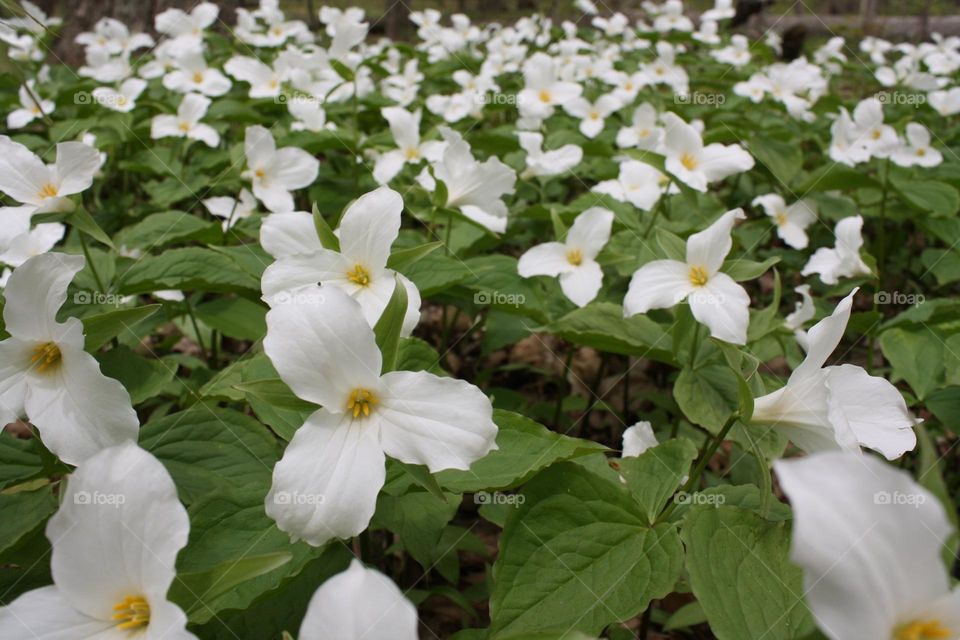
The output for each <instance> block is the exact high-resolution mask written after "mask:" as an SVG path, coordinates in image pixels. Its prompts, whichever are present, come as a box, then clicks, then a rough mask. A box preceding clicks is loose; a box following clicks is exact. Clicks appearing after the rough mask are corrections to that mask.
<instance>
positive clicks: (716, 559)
mask: <svg viewBox="0 0 960 640" xmlns="http://www.w3.org/2000/svg"><path fill="white" fill-rule="evenodd" d="M681 536H682V537H683V542H684V545H685V546H686V548H687V561H686V566H687V572H688V574H689V576H690V586H691V587H692V588H693V593H694V595H696V597H697V601H698V602H700V605H701V606H702V607H703V610H704V612H706V614H707V620H708V621H709V622H710V629H711V631H713V633H714V634H715V635H716V637H717V638H718V639H719V640H743V639H744V638H759V637H761V636H762V637H764V638H770V640H781V639H782V640H787V639H792V638H803V637H804V636H806V635H807V634H808V633H810V632H811V631H813V622H812V619H811V617H810V613H809V611H808V610H807V607H806V605H805V604H804V601H803V593H804V588H803V573H802V571H801V570H800V568H799V567H796V566H794V565H793V564H791V563H790V560H789V558H788V552H789V547H790V532H789V530H788V527H787V523H785V522H769V521H767V520H764V519H763V518H761V517H760V516H758V515H757V514H755V513H753V512H752V511H746V510H744V509H739V508H737V507H728V506H719V507H715V506H698V507H694V508H692V509H691V510H690V513H689V514H688V515H687V517H686V520H685V521H684V526H683V530H682V532H681Z"/></svg>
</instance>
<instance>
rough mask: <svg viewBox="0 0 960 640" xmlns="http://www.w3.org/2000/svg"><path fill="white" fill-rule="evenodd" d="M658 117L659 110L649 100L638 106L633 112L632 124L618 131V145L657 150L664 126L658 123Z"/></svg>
mask: <svg viewBox="0 0 960 640" xmlns="http://www.w3.org/2000/svg"><path fill="white" fill-rule="evenodd" d="M657 119H658V116H657V110H656V108H655V107H654V106H653V105H651V104H650V103H649V102H644V103H643V104H641V105H640V106H638V107H637V108H636V109H635V110H634V112H633V118H632V120H631V122H630V126H629V127H623V128H622V129H620V131H618V132H617V146H618V147H620V148H625V147H636V148H638V149H646V150H647V151H654V150H656V149H657V148H658V147H659V146H660V141H661V140H662V139H663V128H661V127H660V126H659V125H658V124H657Z"/></svg>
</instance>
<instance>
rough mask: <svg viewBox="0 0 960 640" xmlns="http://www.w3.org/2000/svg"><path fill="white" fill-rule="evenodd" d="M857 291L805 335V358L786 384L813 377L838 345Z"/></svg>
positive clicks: (852, 292) (848, 319)
mask: <svg viewBox="0 0 960 640" xmlns="http://www.w3.org/2000/svg"><path fill="white" fill-rule="evenodd" d="M857 291H858V290H857V289H854V290H853V291H851V292H850V294H849V295H848V296H847V297H846V298H844V299H843V300H841V301H840V302H839V303H838V304H837V307H836V309H834V310H833V313H831V314H830V315H829V316H827V317H826V318H824V319H823V320H821V321H820V322H818V323H817V324H815V325H814V326H813V327H812V328H811V329H810V331H809V332H808V333H807V336H808V340H809V344H808V347H807V357H806V358H804V359H803V362H801V363H800V365H799V366H798V367H797V368H796V369H794V370H793V374H791V376H790V380H789V382H788V384H790V383H791V382H795V381H798V380H801V379H803V378H806V377H808V376H812V375H814V374H815V373H817V372H819V371H820V368H821V367H823V365H824V364H825V363H826V361H827V358H829V357H830V354H831V353H833V351H834V349H836V348H837V345H838V344H840V340H841V339H842V338H843V334H844V332H845V331H846V330H847V322H849V321H850V310H851V309H852V308H853V296H854V295H855V294H856V293H857Z"/></svg>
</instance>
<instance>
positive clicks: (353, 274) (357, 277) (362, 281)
mask: <svg viewBox="0 0 960 640" xmlns="http://www.w3.org/2000/svg"><path fill="white" fill-rule="evenodd" d="M347 280H349V281H350V282H352V283H354V284H358V285H360V286H361V287H365V286H367V285H368V284H370V272H369V271H367V270H366V269H365V268H364V266H363V265H362V264H355V265H353V269H351V270H350V271H347Z"/></svg>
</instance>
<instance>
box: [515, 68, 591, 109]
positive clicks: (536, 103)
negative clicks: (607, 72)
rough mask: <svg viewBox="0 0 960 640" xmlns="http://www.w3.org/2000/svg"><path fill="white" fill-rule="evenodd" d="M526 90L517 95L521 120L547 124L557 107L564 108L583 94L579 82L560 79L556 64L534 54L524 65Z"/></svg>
mask: <svg viewBox="0 0 960 640" xmlns="http://www.w3.org/2000/svg"><path fill="white" fill-rule="evenodd" d="M523 81H524V87H523V89H522V90H521V91H520V93H519V94H517V107H518V108H519V110H520V115H521V117H524V118H535V119H540V120H544V119H546V118H549V117H550V116H552V115H553V111H554V108H555V107H558V106H563V105H564V104H566V103H567V102H568V101H570V100H573V99H574V98H577V97H579V96H580V94H581V93H582V92H583V87H581V86H580V85H579V84H577V83H576V82H566V81H563V80H561V79H560V73H559V69H558V68H557V62H556V60H554V59H553V58H551V57H550V56H548V55H547V54H545V53H535V54H533V55H532V56H530V58H529V59H528V60H527V61H526V62H525V63H524V65H523Z"/></svg>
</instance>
